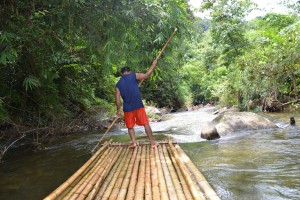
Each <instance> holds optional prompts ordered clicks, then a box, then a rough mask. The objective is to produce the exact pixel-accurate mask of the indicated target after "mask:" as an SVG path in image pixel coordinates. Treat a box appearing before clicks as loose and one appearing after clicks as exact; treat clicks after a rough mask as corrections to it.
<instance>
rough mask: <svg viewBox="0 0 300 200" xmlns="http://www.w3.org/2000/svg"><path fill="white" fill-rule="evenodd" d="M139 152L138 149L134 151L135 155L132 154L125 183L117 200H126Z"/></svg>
mask: <svg viewBox="0 0 300 200" xmlns="http://www.w3.org/2000/svg"><path fill="white" fill-rule="evenodd" d="M137 150H138V148H134V150H133V153H132V156H131V159H130V163H129V166H128V170H127V171H126V175H125V178H124V181H123V183H122V186H121V190H120V192H119V194H118V198H117V200H124V199H125V198H126V194H127V191H128V187H129V183H130V181H131V180H130V177H131V174H132V171H133V167H134V162H135V159H136V156H137V152H138V151H137Z"/></svg>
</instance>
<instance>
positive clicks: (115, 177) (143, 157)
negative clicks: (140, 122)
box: [45, 140, 220, 200]
mask: <svg viewBox="0 0 300 200" xmlns="http://www.w3.org/2000/svg"><path fill="white" fill-rule="evenodd" d="M53 199H118V200H121V199H128V200H129V199H135V200H140V199H149V200H150V199H153V200H160V199H163V200H164V199H171V200H176V199H178V200H184V199H201V200H202V199H203V200H204V199H209V200H219V199H220V198H219V197H218V196H217V194H216V192H215V191H214V190H213V189H212V187H211V186H210V184H209V183H208V182H207V180H206V179H205V177H204V176H203V175H202V174H201V172H200V171H199V170H198V169H197V167H196V166H195V165H194V164H193V163H192V161H191V160H190V159H189V157H188V156H187V155H186V154H185V153H184V151H183V150H182V149H181V148H180V146H179V145H178V144H176V143H173V142H171V141H169V142H160V145H159V146H158V147H157V148H155V149H152V148H150V145H149V144H146V143H144V144H141V143H140V144H139V146H138V147H136V148H133V149H132V148H129V147H128V145H127V144H121V143H112V141H111V140H110V141H107V142H105V143H104V144H103V145H102V147H101V148H100V149H99V150H98V151H97V152H96V153H95V154H94V155H93V156H92V157H91V158H90V159H89V160H88V161H87V162H86V163H85V164H84V165H83V166H82V167H81V168H80V169H79V170H78V171H77V172H75V173H74V174H73V175H72V176H71V177H70V178H69V179H68V180H67V181H65V182H64V183H63V184H62V185H61V186H59V187H58V188H57V189H56V190H55V191H53V192H52V193H51V194H50V195H48V196H47V197H46V198H45V200H53Z"/></svg>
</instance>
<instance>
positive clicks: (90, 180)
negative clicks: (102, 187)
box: [71, 148, 117, 199]
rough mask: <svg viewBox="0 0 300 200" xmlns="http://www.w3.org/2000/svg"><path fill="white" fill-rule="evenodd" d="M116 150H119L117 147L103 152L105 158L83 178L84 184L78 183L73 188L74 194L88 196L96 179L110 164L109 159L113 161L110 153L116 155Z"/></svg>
mask: <svg viewBox="0 0 300 200" xmlns="http://www.w3.org/2000/svg"><path fill="white" fill-rule="evenodd" d="M116 152H117V151H116V149H115V148H110V150H107V151H106V152H105V153H103V156H104V157H103V159H101V160H99V162H98V163H97V164H96V165H95V167H94V168H93V170H91V173H90V174H89V175H88V176H85V177H84V178H83V179H82V181H81V182H82V184H78V185H77V187H74V188H73V190H72V191H71V192H72V193H73V194H72V195H76V194H82V195H84V196H87V194H88V193H89V192H90V191H91V190H92V188H93V186H94V185H95V183H96V181H97V180H98V179H99V177H100V175H101V174H102V173H103V171H104V169H105V168H106V167H107V165H108V164H109V161H111V159H110V158H111V156H110V155H115V154H116ZM71 197H72V196H71ZM78 198H79V197H77V199H78Z"/></svg>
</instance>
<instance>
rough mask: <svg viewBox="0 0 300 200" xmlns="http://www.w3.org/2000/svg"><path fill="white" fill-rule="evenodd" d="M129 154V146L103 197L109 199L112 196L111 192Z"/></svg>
mask: <svg viewBox="0 0 300 200" xmlns="http://www.w3.org/2000/svg"><path fill="white" fill-rule="evenodd" d="M127 155H128V148H126V152H125V154H124V156H123V158H122V160H121V162H120V164H119V166H118V168H117V170H116V172H115V174H114V176H113V178H112V180H111V181H110V183H109V185H108V187H107V188H106V190H105V192H104V194H103V197H102V199H108V198H109V197H110V195H113V194H112V193H111V192H112V190H113V188H114V185H115V184H116V181H117V178H118V176H119V174H120V172H121V170H122V168H123V166H124V163H125V160H126V158H127Z"/></svg>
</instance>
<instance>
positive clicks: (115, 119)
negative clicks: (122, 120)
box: [91, 117, 119, 153]
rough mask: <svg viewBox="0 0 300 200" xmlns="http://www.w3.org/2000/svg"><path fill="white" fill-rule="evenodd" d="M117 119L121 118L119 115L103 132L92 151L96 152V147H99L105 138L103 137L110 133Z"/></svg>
mask: <svg viewBox="0 0 300 200" xmlns="http://www.w3.org/2000/svg"><path fill="white" fill-rule="evenodd" d="M117 119H119V117H115V119H114V121H113V122H112V123H111V124H110V126H109V127H108V128H107V130H106V132H105V133H104V134H103V136H102V137H101V139H100V140H99V142H98V143H97V144H96V146H95V147H94V148H93V150H92V151H91V153H94V151H95V149H96V148H97V147H98V145H99V144H100V142H101V141H102V140H103V138H104V137H105V135H106V134H107V133H108V131H109V130H110V129H111V127H112V126H113V125H114V124H115V122H116V121H117Z"/></svg>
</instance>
